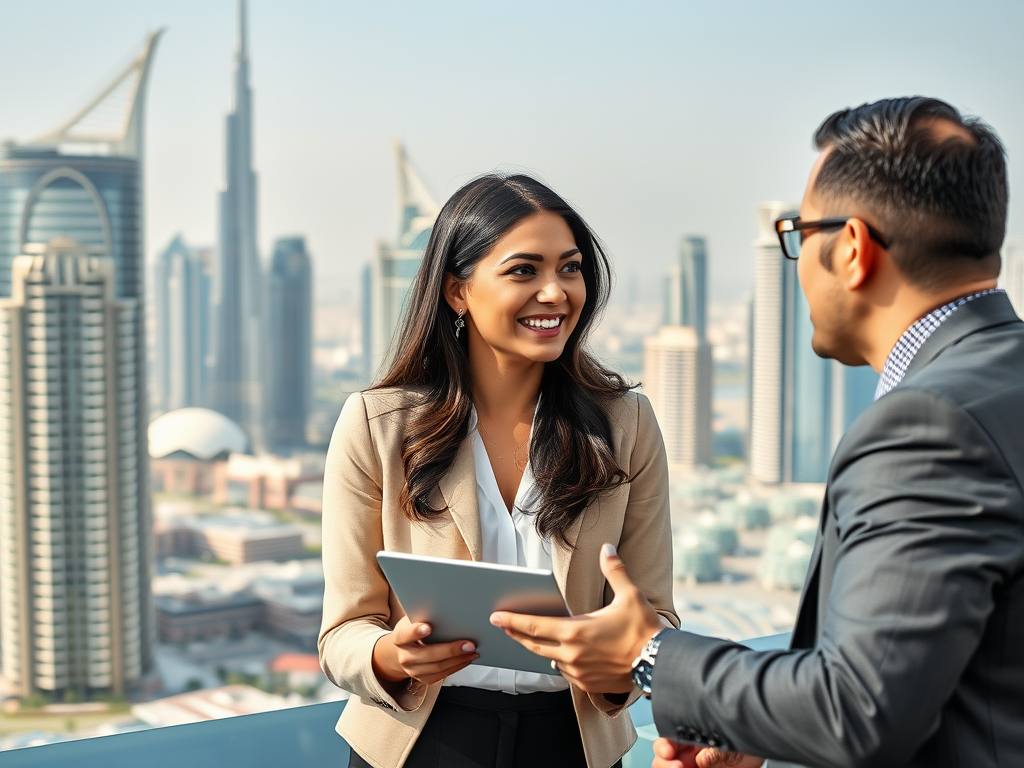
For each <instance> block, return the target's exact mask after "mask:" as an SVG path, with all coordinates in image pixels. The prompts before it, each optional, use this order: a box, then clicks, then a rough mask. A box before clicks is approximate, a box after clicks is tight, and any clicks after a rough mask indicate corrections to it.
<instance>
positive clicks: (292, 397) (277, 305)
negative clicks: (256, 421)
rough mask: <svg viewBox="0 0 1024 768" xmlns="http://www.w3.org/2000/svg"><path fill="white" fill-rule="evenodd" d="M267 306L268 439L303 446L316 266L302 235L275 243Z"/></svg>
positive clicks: (282, 444) (310, 374)
mask: <svg viewBox="0 0 1024 768" xmlns="http://www.w3.org/2000/svg"><path fill="white" fill-rule="evenodd" d="M266 310H267V326H266V327H267V337H266V341H267V353H268V355H267V356H268V363H269V364H268V366H267V395H268V397H267V404H268V407H267V418H268V425H267V432H268V437H269V442H270V445H271V446H272V447H274V448H275V449H277V450H284V449H286V448H289V447H298V446H304V445H305V444H306V419H307V418H308V417H309V408H310V401H311V397H312V387H313V382H312V377H313V265H312V261H311V260H310V257H309V253H308V252H307V251H306V241H305V239H304V238H301V237H282V238H280V239H279V240H277V242H276V243H275V244H274V255H273V257H272V258H271V262H270V271H269V273H268V274H267V304H266Z"/></svg>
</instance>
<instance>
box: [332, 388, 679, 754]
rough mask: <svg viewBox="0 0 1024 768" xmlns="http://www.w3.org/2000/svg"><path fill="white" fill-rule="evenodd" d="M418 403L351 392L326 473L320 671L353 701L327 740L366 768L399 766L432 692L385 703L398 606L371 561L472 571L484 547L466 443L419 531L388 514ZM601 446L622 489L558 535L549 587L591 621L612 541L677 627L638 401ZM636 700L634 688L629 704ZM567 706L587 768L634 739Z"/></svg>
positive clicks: (655, 439) (617, 407)
mask: <svg viewBox="0 0 1024 768" xmlns="http://www.w3.org/2000/svg"><path fill="white" fill-rule="evenodd" d="M419 399H420V395H418V394H416V393H415V392H413V391H409V390H398V389H392V390H376V391H370V392H363V393H357V394H353V395H351V396H350V397H349V398H348V401H347V402H346V403H345V407H344V409H343V410H342V412H341V417H340V418H339V420H338V424H337V427H336V428H335V430H334V436H333V437H332V439H331V446H330V450H329V451H328V455H327V469H326V472H325V476H324V507H323V561H324V577H325V580H326V592H325V594H324V618H323V626H322V627H321V630H320V642H319V647H320V664H321V666H322V667H323V669H324V672H325V673H326V675H327V677H328V678H330V679H331V681H332V682H334V684H335V685H337V686H339V687H340V688H343V689H345V690H347V691H350V692H351V693H352V694H353V696H352V698H351V699H350V700H349V702H348V705H347V706H346V707H345V710H344V712H343V713H342V716H341V719H340V720H339V721H338V726H337V731H338V733H340V734H341V735H342V736H343V737H344V738H345V739H346V741H348V743H349V744H350V745H351V746H352V747H354V748H355V750H356V751H357V752H358V753H359V754H360V755H362V756H363V757H364V758H365V759H366V760H367V761H368V762H370V763H371V764H372V765H375V766H378V768H395V767H396V766H401V765H402V764H403V763H404V762H405V760H406V758H407V757H408V755H409V752H410V750H411V749H412V747H413V744H414V743H415V742H416V738H417V737H418V736H419V734H420V731H421V730H422V729H423V726H424V724H425V723H426V721H427V718H428V717H429V716H430V711H431V709H432V708H433V705H434V701H435V700H436V698H437V694H438V691H439V689H440V686H441V683H435V684H434V685H430V686H426V685H422V684H419V683H412V682H410V683H409V684H407V685H406V687H405V688H403V689H402V690H401V691H400V692H398V693H397V694H396V695H395V696H394V697H392V696H391V695H389V694H388V692H387V691H386V690H385V689H384V687H383V686H382V685H381V684H380V682H379V681H378V680H377V678H376V676H375V675H374V673H373V669H372V666H371V656H372V653H373V646H374V644H375V643H376V642H377V640H378V639H379V638H380V637H381V636H383V635H385V634H387V633H388V632H389V631H390V630H391V628H392V627H393V626H394V625H395V624H396V623H397V622H398V620H399V619H401V618H402V616H403V613H402V609H401V607H400V606H399V604H398V601H397V599H396V598H395V595H394V593H393V592H392V591H391V589H390V588H389V586H388V582H387V580H386V579H385V578H384V574H383V573H382V572H381V570H380V568H379V567H378V565H377V561H376V559H375V555H376V554H377V552H378V551H380V550H382V549H383V550H389V551H393V552H409V553H414V554H419V555H429V556H432V557H445V558H457V559H462V560H479V559H480V558H481V551H482V543H481V535H480V518H479V512H478V509H477V484H476V470H475V466H474V462H473V448H472V442H471V440H470V439H469V438H467V439H466V440H465V441H464V442H463V443H462V446H461V448H460V449H459V453H458V454H457V456H456V459H455V462H454V464H453V465H452V468H451V471H449V472H448V474H447V475H445V477H444V479H443V480H442V481H441V482H440V483H439V484H438V488H437V490H436V496H435V498H434V499H433V504H434V506H435V508H440V507H442V506H445V505H446V506H447V507H448V509H447V511H445V512H444V513H442V514H441V515H439V516H438V517H436V518H434V519H432V520H431V521H429V522H414V521H411V520H409V519H408V518H407V517H406V516H405V514H404V513H403V512H402V510H401V508H400V507H399V504H398V499H399V494H400V493H401V491H402V489H403V488H404V486H405V471H404V468H403V464H402V440H403V437H404V435H405V432H406V429H405V428H406V425H407V423H408V422H409V420H410V418H411V414H412V413H413V412H414V411H413V410H411V409H410V407H411V408H415V406H416V404H417V402H418V401H419ZM609 420H610V423H611V428H612V449H613V450H614V453H615V458H616V460H617V461H618V463H619V466H620V467H621V468H622V469H623V470H624V471H625V472H626V473H627V475H629V476H630V477H632V478H633V481H632V483H630V484H629V485H624V486H621V487H620V488H618V489H616V490H615V491H613V492H611V493H609V494H607V495H605V496H603V497H601V498H600V499H599V500H598V501H595V502H594V503H593V504H591V505H590V506H589V507H588V508H587V509H586V510H585V511H584V513H583V514H582V515H581V516H580V518H579V519H578V520H577V521H576V523H575V524H574V526H573V528H572V529H571V531H570V532H569V536H568V538H569V541H570V542H571V543H573V544H575V549H569V548H566V547H563V546H559V545H555V546H554V549H553V552H552V560H553V565H554V571H555V578H556V580H557V582H558V585H559V587H560V588H561V589H562V592H563V594H564V595H565V599H566V602H567V603H568V605H569V608H570V610H572V612H573V613H586V612H589V611H594V610H596V609H598V608H601V607H602V606H604V605H606V604H607V603H608V602H610V600H611V598H612V593H611V590H610V589H609V587H608V586H607V584H606V583H605V579H604V576H603V575H602V574H601V571H600V568H599V565H598V553H599V550H600V547H601V544H603V543H604V542H606V541H607V542H612V543H613V544H615V545H616V546H617V547H618V551H619V555H620V557H621V558H622V560H623V561H624V562H625V564H626V567H627V568H628V569H629V573H630V576H631V577H632V578H633V580H634V581H635V582H636V583H637V585H638V586H639V587H640V589H641V590H643V592H644V594H645V595H647V598H648V599H649V600H650V601H651V603H652V604H653V605H654V607H655V608H657V609H658V611H659V613H661V615H662V617H663V620H664V621H665V623H666V626H678V623H679V622H678V619H677V618H676V616H675V611H674V608H673V605H672V534H671V526H670V521H669V488H668V465H667V461H666V458H665V447H664V443H663V441H662V437H661V432H660V430H659V429H658V424H657V421H656V420H655V418H654V412H653V411H652V409H651V405H650V402H649V401H648V400H647V398H646V397H644V396H643V395H638V394H635V393H629V394H626V395H625V396H623V397H622V398H620V399H619V400H618V401H616V402H615V403H614V405H613V406H612V407H611V408H610V410H609ZM638 695H639V693H638V692H637V691H634V693H633V695H632V696H631V698H630V700H629V703H632V701H633V700H635V698H636V696H638ZM572 698H573V704H574V705H575V708H576V715H577V717H578V718H579V724H580V732H581V733H582V736H583V747H584V751H585V753H586V756H587V764H588V766H590V768H608V766H610V765H612V764H613V763H614V762H615V761H616V760H618V759H619V758H620V757H621V756H622V755H623V754H625V753H626V752H627V751H628V750H629V748H630V747H631V746H632V745H633V742H635V741H636V731H635V730H634V729H633V723H632V721H631V720H630V718H629V713H628V712H626V711H625V706H623V705H615V704H612V703H611V702H609V701H608V700H607V699H605V698H603V697H602V696H591V695H588V694H586V693H584V692H582V691H580V690H578V689H576V688H575V687H574V688H573V689H572Z"/></svg>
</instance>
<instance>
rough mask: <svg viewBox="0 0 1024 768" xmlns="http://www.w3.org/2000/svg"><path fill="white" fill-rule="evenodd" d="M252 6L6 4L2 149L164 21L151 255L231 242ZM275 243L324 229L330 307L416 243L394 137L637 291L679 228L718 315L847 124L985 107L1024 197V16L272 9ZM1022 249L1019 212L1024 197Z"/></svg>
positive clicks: (263, 225)
mask: <svg viewBox="0 0 1024 768" xmlns="http://www.w3.org/2000/svg"><path fill="white" fill-rule="evenodd" d="M235 14H236V7H235V3H234V2H233V1H232V0H31V2H26V1H25V0H0V32H2V41H3V43H2V45H0V139H6V138H13V139H27V138H31V137H32V136H34V135H36V134H39V133H42V132H44V131H45V130H48V129H50V128H52V127H54V126H55V125H56V124H57V123H59V122H60V121H61V120H62V119H63V118H66V117H67V116H69V115H70V113H71V112H72V111H73V110H74V109H76V108H77V107H79V106H81V104H83V103H84V101H85V100H86V99H87V98H88V97H89V96H91V94H92V92H93V91H95V90H96V89H97V88H98V87H99V86H101V85H103V84H104V81H105V80H106V79H107V78H108V77H110V76H111V75H113V74H114V73H115V72H116V71H117V70H118V69H119V68H120V67H121V66H123V65H124V64H125V63H126V62H127V61H129V60H130V59H131V57H132V56H133V55H134V53H135V52H136V51H137V50H138V49H139V47H140V46H141V44H142V42H143V39H144V37H145V34H146V33H147V32H148V31H151V30H154V29H156V28H158V27H161V26H166V27H167V33H166V35H165V36H164V38H163V40H162V41H161V43H160V47H159V50H158V51H157V54H156V60H155V65H154V70H153V73H152V78H151V81H150V92H149V104H148V118H147V119H148V129H147V142H148V146H147V157H146V163H147V165H146V184H147V195H148V197H147V216H148V220H147V233H146V241H147V242H146V245H147V256H148V257H149V258H150V259H152V258H153V256H154V254H155V253H156V252H157V250H158V249H160V248H161V247H163V245H165V244H166V243H167V242H168V241H169V239H170V238H171V236H172V235H173V234H174V233H176V232H181V233H183V234H184V235H185V237H186V239H187V240H189V241H191V242H193V243H196V244H203V243H212V242H214V240H215V236H216V226H217V224H216V192H217V190H218V189H219V188H220V185H221V183H222V174H223V170H222V169H223V156H224V151H223V143H224V115H225V114H226V112H227V110H228V107H229V94H230V85H231V59H232V53H233V49H234V46H235V39H236V29H235V26H236V25H235ZM249 17H250V40H251V53H252V85H253V88H254V91H255V114H256V125H255V165H256V168H257V170H258V173H259V185H260V233H259V234H260V242H261V243H262V244H263V251H264V253H263V255H264V257H266V256H267V255H268V253H269V249H270V245H271V243H272V241H273V239H274V238H275V237H278V236H282V235H290V234H295V233H299V234H304V235H306V236H307V238H308V242H309V245H310V249H311V251H312V252H313V254H314V258H315V264H316V269H317V271H318V274H317V298H318V301H319V302H321V303H327V302H338V301H346V300H351V299H352V298H354V297H355V295H356V294H355V291H356V285H357V282H356V276H357V274H358V270H359V268H360V267H361V265H362V264H363V263H364V262H365V261H367V260H368V259H369V258H370V257H371V255H372V254H373V252H374V242H375V240H376V239H377V238H380V237H393V236H394V230H395V228H396V221H397V211H396V208H395V171H394V163H393V157H392V153H391V146H390V143H389V139H390V138H391V137H398V138H401V139H402V140H403V141H405V142H406V145H407V148H408V152H409V155H410V157H411V158H412V160H413V162H414V164H415V165H416V166H417V167H418V168H419V170H420V171H421V174H422V176H423V177H424V179H425V180H426V182H427V185H428V186H429V187H430V189H431V190H432V191H433V192H434V194H435V196H436V197H437V198H438V200H439V202H440V201H443V199H444V198H446V197H447V196H448V195H450V194H451V193H452V192H453V191H454V190H455V189H456V188H458V186H459V185H460V184H462V183H463V182H465V181H466V180H468V179H469V178H471V177H473V176H475V175H476V174H479V173H482V172H485V171H488V170H491V169H494V168H504V169H508V168H517V169H523V170H526V171H528V172H531V173H534V174H536V175H538V176H539V177H540V178H542V179H544V180H546V181H547V182H548V183H550V184H551V185H553V186H554V188H555V189H556V190H557V191H559V192H560V193H562V194H563V195H564V196H565V197H567V198H568V199H569V200H570V201H572V202H573V203H575V204H576V205H577V206H578V207H579V209H580V211H581V212H582V213H583V215H584V216H585V217H586V218H587V219H588V220H589V222H590V223H591V225H592V226H593V227H594V229H595V230H596V231H597V233H598V235H599V236H600V237H602V238H603V239H604V240H605V242H606V243H607V244H608V246H609V248H610V250H611V252H612V254H613V258H614V260H615V262H616V265H617V266H616V269H617V272H618V276H619V290H620V291H621V290H622V289H623V288H625V286H627V285H629V283H630V281H631V280H635V281H637V283H638V284H639V285H640V286H641V287H642V288H644V289H645V291H649V290H651V289H650V287H651V286H653V285H654V284H655V281H656V280H658V279H660V277H661V275H662V274H663V273H664V271H665V270H666V269H667V266H668V263H669V260H670V259H671V258H672V256H673V254H674V253H675V251H676V246H677V243H678V240H679V237H680V236H681V235H683V234H684V233H697V234H704V235H706V236H707V237H708V239H709V249H710V257H711V268H710V272H711V289H712V296H713V298H718V299H734V298H737V297H739V296H742V295H743V294H744V293H746V292H747V291H749V289H750V285H751V272H750V270H751V264H752V249H751V245H750V244H751V241H752V239H753V238H754V237H755V235H756V222H755V219H754V213H753V210H754V206H755V204H756V203H757V202H758V201H761V200H769V199H784V200H791V201H794V202H795V201H798V200H799V198H800V195H801V193H802V190H803V185H804V181H805V178H806V174H807V171H808V170H809V167H810V165H811V162H812V161H813V152H812V151H811V149H810V136H811V133H812V132H813V130H814V128H815V127H816V126H817V124H818V123H819V122H820V120H821V119H822V118H823V117H824V116H825V115H827V114H828V113H829V112H831V111H833V110H834V109H837V108H840V107H843V106H849V105H854V104H858V103H861V102H863V101H868V100H874V99H877V98H882V97H886V96H896V95H908V94H913V93H924V94H928V95H935V96H939V97H941V98H944V99H946V100H948V101H951V102H952V103H953V104H954V105H956V106H958V107H960V108H961V109H963V110H965V111H968V112H971V113H975V114H979V115H981V116H982V117H983V118H985V119H986V120H987V121H989V122H990V123H991V124H992V125H994V126H995V128H996V129H997V131H998V132H999V133H1000V135H1001V136H1002V137H1003V140H1004V141H1005V143H1006V146H1007V148H1008V151H1009V156H1010V169H1011V176H1010V178H1011V192H1016V190H1019V189H1022V188H1024V177H1022V173H1024V162H1018V155H1019V154H1021V153H1022V152H1024V78H1022V73H1024V3H1022V2H1019V0H1004V1H1002V2H995V1H993V0H972V1H971V2H970V3H968V2H950V1H948V0H928V2H908V1H907V0H886V1H885V2H876V1H875V0H861V1H860V2H845V3H836V2H810V1H805V2H796V1H792V2H776V3H771V2H763V1H761V0H747V1H745V2H730V1H728V0H708V1H706V2H703V3H693V2H635V3H625V2H615V3H610V2H595V1H594V0H590V1H589V2H557V1H556V0H547V1H546V2H534V1H533V0H520V2H517V3H502V4H500V5H499V4H497V3H486V2H444V1H437V2H422V1H421V2H402V3H400V2H383V1H380V0H377V1H376V2H365V1H364V2H358V3H357V2H327V1H326V0H287V1H285V0H252V1H251V2H250V9H249ZM1009 235H1010V236H1011V237H1013V236H1017V237H1021V236H1024V206H1022V205H1021V204H1020V202H1019V200H1018V199H1017V197H1016V196H1015V195H1012V196H1011V203H1010V227H1009Z"/></svg>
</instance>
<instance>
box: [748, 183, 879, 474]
mask: <svg viewBox="0 0 1024 768" xmlns="http://www.w3.org/2000/svg"><path fill="white" fill-rule="evenodd" d="M794 207H795V206H791V205H787V204H785V203H777V202H775V203H764V204H762V205H760V206H758V210H757V214H758V222H759V224H760V235H759V237H758V239H757V240H756V241H755V242H754V249H755V278H754V279H755V286H754V302H753V311H752V322H751V376H750V381H751V397H750V406H751V414H750V440H749V446H750V448H749V450H750V457H749V459H750V460H749V466H750V474H751V476H752V477H753V478H754V479H756V480H759V481H761V482H765V483H789V482H808V483H821V482H824V481H825V479H826V476H827V473H828V466H829V462H830V461H831V458H832V453H833V451H834V450H835V447H836V445H837V444H838V442H839V438H840V437H842V434H843V432H844V431H845V430H846V429H847V428H848V427H849V426H850V424H852V423H853V420H854V419H856V417H857V416H858V415H860V413H861V412H862V411H863V410H864V409H865V408H866V407H867V406H868V405H870V404H871V402H872V399H873V397H874V391H875V386H876V385H877V383H878V376H877V375H876V374H875V373H874V372H873V371H872V370H871V369H870V368H868V367H866V366H865V367H862V368H848V367H846V366H843V365H841V364H839V363H837V362H835V361H832V360H824V359H822V358H820V357H818V356H817V355H816V354H815V353H814V350H813V349H812V348H811V337H812V335H813V332H814V329H813V327H812V325H811V318H810V310H809V309H808V306H807V301H806V299H805V297H804V295H803V291H802V290H801V288H800V284H799V281H798V279H797V272H796V262H792V261H788V260H787V259H785V258H784V257H783V255H782V251H781V249H780V247H779V241H778V238H777V236H776V234H775V226H774V225H775V220H776V219H777V218H778V217H779V216H781V215H783V214H784V213H786V212H787V211H789V210H792V209H793V208H794Z"/></svg>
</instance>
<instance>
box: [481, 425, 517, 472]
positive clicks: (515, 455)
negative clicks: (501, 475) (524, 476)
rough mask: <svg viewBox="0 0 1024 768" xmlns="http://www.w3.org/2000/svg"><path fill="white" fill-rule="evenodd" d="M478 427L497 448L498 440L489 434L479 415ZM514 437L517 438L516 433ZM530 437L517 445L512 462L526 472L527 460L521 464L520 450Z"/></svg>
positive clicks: (499, 456)
mask: <svg viewBox="0 0 1024 768" xmlns="http://www.w3.org/2000/svg"><path fill="white" fill-rule="evenodd" d="M476 428H477V430H479V432H480V434H481V435H483V436H484V437H486V438H487V439H488V440H490V441H491V445H493V446H494V447H495V448H497V447H498V443H497V441H496V440H495V439H494V438H493V437H491V436H490V435H489V434H487V430H486V429H484V425H483V424H481V423H480V418H479V417H477V420H476ZM512 439H513V440H515V436H514V435H513V437H512ZM529 439H530V438H529V437H527V438H526V440H524V441H523V442H521V443H519V444H518V445H517V446H516V450H515V453H513V454H512V462H513V463H514V464H515V465H516V469H518V470H519V471H520V472H525V471H526V462H525V461H524V462H523V463H522V465H520V464H519V452H520V451H521V450H522V449H523V446H524V445H526V442H527V440H529ZM498 461H501V455H500V454H499V455H498Z"/></svg>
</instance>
